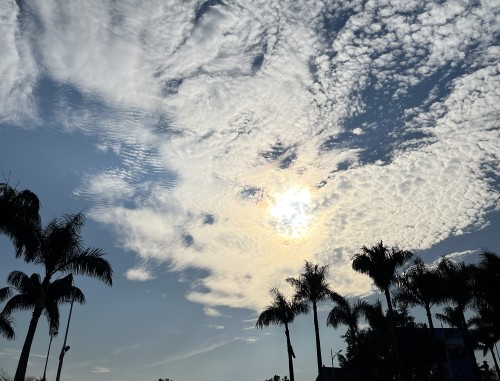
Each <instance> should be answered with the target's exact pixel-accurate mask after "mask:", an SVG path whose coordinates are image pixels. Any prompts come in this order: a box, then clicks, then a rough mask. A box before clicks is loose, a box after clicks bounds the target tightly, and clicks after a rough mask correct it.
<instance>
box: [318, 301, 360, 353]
mask: <svg viewBox="0 0 500 382" xmlns="http://www.w3.org/2000/svg"><path fill="white" fill-rule="evenodd" d="M331 298H332V300H333V302H334V303H335V304H336V306H334V307H333V309H332V310H331V311H330V313H329V314H328V318H327V319H326V325H327V326H332V327H333V328H334V329H337V328H338V327H339V326H340V325H347V327H348V330H347V333H346V338H347V342H348V343H351V344H352V345H353V346H356V343H357V337H358V333H359V327H358V324H359V319H360V317H361V316H362V315H364V314H365V312H366V309H367V308H368V305H369V304H368V303H367V302H366V301H363V300H359V299H358V300H357V301H356V302H355V303H354V304H351V303H350V302H349V300H348V299H346V298H345V297H343V296H341V295H339V294H337V293H333V294H332V296H331Z"/></svg>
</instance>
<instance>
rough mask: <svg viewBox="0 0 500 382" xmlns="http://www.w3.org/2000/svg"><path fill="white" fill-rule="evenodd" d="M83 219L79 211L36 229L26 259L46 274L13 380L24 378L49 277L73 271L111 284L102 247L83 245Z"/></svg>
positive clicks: (111, 273)
mask: <svg viewBox="0 0 500 382" xmlns="http://www.w3.org/2000/svg"><path fill="white" fill-rule="evenodd" d="M84 223H85V217H84V215H83V214H82V213H78V214H70V215H64V216H63V217H62V218H59V219H54V220H52V221H51V222H50V223H49V224H48V225H47V226H46V227H45V229H43V230H42V231H41V232H40V233H39V235H38V236H39V238H40V239H39V241H38V247H37V249H36V251H34V252H32V253H27V254H26V256H25V260H27V261H29V262H34V263H37V264H41V265H43V267H44V268H45V277H44V278H43V280H42V281H41V284H40V294H39V298H38V300H37V301H36V304H35V308H34V315H33V319H32V322H33V327H32V324H31V323H30V329H29V331H28V335H27V337H26V340H25V342H24V345H23V349H22V352H21V357H20V359H19V364H18V367H17V370H16V375H15V379H16V380H23V379H24V377H25V375H26V367H27V364H28V358H29V353H30V349H31V343H32V341H33V336H34V334H35V329H36V323H37V322H38V318H39V317H40V314H41V312H42V311H43V309H44V308H45V305H46V303H47V302H46V301H45V298H46V296H47V295H48V288H49V286H50V284H51V279H52V277H54V276H55V275H67V274H69V273H72V274H79V275H86V276H90V277H94V278H97V279H99V280H101V281H103V282H104V283H105V284H107V285H112V277H113V271H112V269H111V265H110V263H109V262H108V261H107V260H105V259H104V258H103V255H104V253H103V251H102V250H101V249H98V248H85V247H84V246H83V243H82V237H81V234H80V231H81V228H82V227H83V225H84ZM35 312H36V315H37V316H38V317H36V319H34V318H35V316H36V315H35Z"/></svg>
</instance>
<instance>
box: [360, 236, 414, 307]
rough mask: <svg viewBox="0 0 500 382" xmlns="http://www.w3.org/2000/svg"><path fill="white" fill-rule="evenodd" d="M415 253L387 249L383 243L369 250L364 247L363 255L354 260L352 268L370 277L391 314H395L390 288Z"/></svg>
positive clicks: (362, 249)
mask: <svg viewBox="0 0 500 382" xmlns="http://www.w3.org/2000/svg"><path fill="white" fill-rule="evenodd" d="M412 256H413V253H412V252H410V251H403V250H398V249H396V248H391V249H389V248H387V247H386V246H384V244H383V243H382V241H380V243H378V244H377V245H375V246H373V247H371V248H368V247H366V246H363V247H362V248H361V253H356V254H355V255H354V258H353V260H352V268H353V269H354V270H355V271H357V272H360V273H363V274H366V275H368V276H370V278H371V279H372V280H373V283H374V284H375V286H376V287H377V288H379V289H380V291H382V292H383V293H384V295H385V298H386V300H387V307H388V309H389V314H391V315H392V314H393V308H392V301H391V293H390V287H391V285H392V284H394V283H395V282H396V276H397V274H396V271H397V269H398V268H399V267H401V266H402V265H403V264H404V263H406V262H407V261H408V260H410V259H411V258H412Z"/></svg>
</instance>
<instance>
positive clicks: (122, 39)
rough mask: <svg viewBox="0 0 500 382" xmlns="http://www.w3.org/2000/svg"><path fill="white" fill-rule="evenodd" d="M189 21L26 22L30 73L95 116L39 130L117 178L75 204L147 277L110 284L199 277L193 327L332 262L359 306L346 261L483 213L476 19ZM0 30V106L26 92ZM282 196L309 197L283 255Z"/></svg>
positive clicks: (485, 68)
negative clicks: (198, 316)
mask: <svg viewBox="0 0 500 382" xmlns="http://www.w3.org/2000/svg"><path fill="white" fill-rule="evenodd" d="M12 4H13V3H11V7H12V6H13V5H12ZM196 4H197V3H196V2H194V1H191V2H190V1H185V2H182V4H181V3H179V2H175V1H173V2H172V3H168V2H167V3H164V2H160V1H158V2H149V3H148V6H147V7H146V6H143V7H137V6H135V5H134V3H133V2H118V3H116V2H114V3H111V2H109V3H108V2H93V3H92V2H88V3H87V2H80V3H67V2H60V3H59V2H56V1H45V2H43V3H40V4H38V5H37V6H36V7H34V8H33V11H34V12H36V14H37V17H39V18H40V23H41V25H43V33H40V35H39V36H36V38H35V37H33V36H32V38H35V39H36V40H37V45H38V46H39V49H40V54H41V58H40V59H39V60H41V62H40V63H39V65H43V66H44V67H45V68H46V70H47V74H48V75H49V76H50V77H51V79H52V80H53V81H57V82H59V83H63V84H67V86H70V87H71V88H74V89H76V90H78V92H79V93H81V94H82V95H83V97H84V98H85V99H92V100H98V101H99V102H100V103H102V104H103V105H104V106H102V108H103V110H104V112H103V111H102V110H99V112H98V113H95V112H94V111H95V110H94V109H92V108H91V107H85V106H82V107H81V108H80V109H79V108H75V107H73V106H72V105H71V104H70V103H68V102H66V103H64V102H63V103H62V105H60V106H58V107H59V109H58V110H57V113H56V116H55V118H56V120H57V121H58V123H59V124H60V125H61V126H63V127H64V129H66V130H73V129H79V130H81V131H83V132H84V133H85V134H93V135H96V136H97V137H99V138H100V139H101V140H102V142H101V143H100V145H98V147H100V152H99V153H98V155H101V154H104V153H105V152H107V151H109V149H111V151H112V152H113V153H114V154H115V155H116V157H117V158H118V159H119V160H120V161H121V163H120V164H119V165H117V166H116V167H114V168H102V169H96V170H92V171H89V173H88V174H87V175H86V177H85V178H84V179H83V181H82V185H81V186H80V187H79V188H78V189H77V190H76V191H75V192H76V194H77V195H80V196H82V197H85V198H88V199H89V200H91V201H92V202H93V205H94V208H93V209H92V211H91V213H90V216H91V217H92V218H93V219H95V220H96V221H99V222H101V223H104V224H106V225H108V226H110V227H111V228H112V229H113V231H114V232H115V234H116V236H117V238H118V242H119V244H120V245H121V246H122V247H123V248H125V249H126V250H128V251H133V252H135V253H137V255H138V257H139V264H147V265H148V266H147V267H145V266H138V267H135V268H132V269H129V271H127V273H126V277H127V278H128V279H130V280H139V281H145V280H149V279H151V278H153V277H154V276H153V271H154V269H155V268H154V267H156V265H157V264H162V263H166V264H168V265H169V266H170V268H169V269H170V270H172V271H184V270H186V269H188V268H198V269H203V270H204V271H207V275H206V276H203V277H201V278H200V279H199V280H194V281H193V282H192V285H191V289H190V290H189V292H188V294H187V297H188V299H190V300H191V301H195V302H198V303H200V304H203V305H205V308H204V312H205V314H207V315H211V316H217V315H219V314H220V313H219V312H218V311H217V310H216V309H214V308H212V307H213V306H223V305H227V306H231V307H239V308H250V309H254V310H259V309H260V308H262V307H263V306H265V305H267V304H268V300H269V297H268V294H267V292H268V290H269V288H271V287H272V286H274V285H276V284H278V285H279V286H280V288H282V289H283V290H284V291H285V292H286V293H290V292H291V289H290V287H289V286H288V285H287V284H286V283H285V282H284V279H285V278H286V277H289V276H295V275H297V274H298V273H299V272H300V271H301V269H302V267H303V264H304V260H310V261H314V262H319V263H320V264H330V278H331V282H332V286H333V288H334V289H335V290H336V291H338V292H340V293H343V294H348V295H364V294H366V293H369V292H370V291H371V282H370V280H369V279H368V278H367V277H365V276H361V275H358V274H356V273H354V272H353V271H352V269H351V265H350V261H351V257H352V255H353V254H354V253H355V252H356V251H358V250H359V248H360V247H361V246H362V245H371V244H375V243H376V242H378V241H379V240H380V239H383V240H384V242H385V243H387V244H389V245H399V246H400V247H403V248H407V249H411V250H417V249H419V250H423V249H428V248H430V247H432V246H433V245H435V244H437V243H440V242H442V241H444V240H446V239H447V238H450V237H452V236H455V235H464V234H467V232H470V231H473V230H477V229H480V228H481V227H483V226H484V225H485V224H487V222H488V219H489V215H488V214H489V213H490V212H491V211H493V210H495V209H498V205H499V203H498V202H499V194H498V191H497V190H495V189H494V188H493V187H492V186H491V185H492V182H494V181H495V179H498V176H499V171H498V153H499V152H500V147H499V142H500V139H499V138H500V137H499V126H498V122H497V121H498V106H497V105H499V104H500V99H499V98H500V97H499V94H498V90H497V89H498V88H499V85H500V83H499V81H500V80H499V78H500V76H499V71H500V68H499V66H498V58H500V52H499V50H498V49H497V48H496V47H495V46H494V45H495V41H494V40H493V39H494V36H496V34H497V33H498V10H497V9H496V8H494V3H493V2H487V1H485V2H482V3H481V4H480V5H478V6H469V5H467V4H462V3H461V2H453V1H450V2H445V3H443V4H437V3H434V2H428V3H424V2H417V1H413V2H408V1H391V2H385V3H382V2H381V3H377V2H361V1H352V2H329V3H328V4H326V5H323V4H322V3H320V2H308V1H303V2H300V1H297V2H293V4H280V6H276V5H275V4H274V3H273V2H272V1H263V2H259V3H247V2H245V3H243V2H241V3H239V4H237V3H234V4H233V3H231V4H229V5H217V6H214V7H210V8H209V9H208V11H207V12H206V13H205V14H204V15H202V16H201V17H200V18H199V20H197V23H196V25H195V24H193V20H194V17H195V16H194V14H195V8H196ZM11 12H12V10H11ZM347 14H348V15H349V17H347V16H346V15H347ZM410 14H411V16H410ZM343 16H346V20H345V24H344V25H343V26H342V27H341V28H340V29H339V30H336V31H332V30H325V29H324V28H325V24H324V21H325V17H327V18H330V19H328V23H330V24H331V25H334V24H335V25H336V24H339V23H340V20H341V19H342V17H343ZM8 20H10V21H9V23H7V24H6V25H7V26H6V27H5V28H6V30H7V32H8V34H7V35H8V36H10V37H5V38H4V40H1V41H6V42H4V43H3V44H4V45H6V46H7V47H8V52H9V54H8V57H9V60H6V61H5V62H7V63H8V65H7V64H5V65H6V66H5V68H6V69H2V70H3V71H4V72H6V73H7V78H9V80H8V81H7V82H6V84H7V85H0V92H3V93H2V94H7V93H8V92H9V91H10V89H11V88H12V84H13V83H14V82H15V80H14V78H17V79H23V78H24V79H26V78H27V80H26V81H25V83H26V84H27V85H26V87H25V88H23V89H30V86H31V85H30V84H31V83H32V78H35V77H36V75H37V74H36V70H37V69H36V67H35V66H33V65H32V64H30V62H32V61H30V60H32V59H31V57H32V56H33V54H32V52H31V53H30V51H29V49H28V50H27V51H26V55H25V56H23V57H24V58H23V59H22V60H21V59H17V58H16V54H17V53H15V52H16V49H20V48H19V47H27V46H31V45H30V44H29V43H28V40H25V39H24V38H20V40H19V41H18V42H16V43H13V42H12V41H14V40H15V39H14V40H13V37H12V36H14V35H15V34H16V32H15V31H16V26H15V25H14V24H15V23H13V22H12V19H11V18H9V19H8ZM328 23H327V24H328ZM28 32H29V30H28ZM32 49H33V47H32ZM19 62H22V65H19V68H20V69H19V70H21V69H22V70H23V71H22V72H21V73H18V74H16V73H15V70H14V69H15V68H17V67H18V64H19ZM30 65H31V66H30ZM0 68H2V67H1V66H0ZM16 70H17V69H16ZM13 73H14V74H13ZM30 81H31V82H30ZM9 84H11V85H9ZM2 86H3V87H2ZM5 89H6V90H5ZM20 94H21V93H20ZM26 94H28V92H27V91H26V92H24V93H22V94H21V95H20V96H19V97H20V99H21V100H24V101H22V102H21V104H22V105H27V106H23V110H29V109H30V108H31V107H32V106H30V104H29V102H28V100H29V97H27V96H26ZM23 97H24V98H23ZM4 98H5V97H4ZM9 102H10V101H9ZM4 114H8V115H11V114H9V112H4ZM292 187H293V188H300V189H302V188H307V189H308V190H309V192H310V194H311V202H310V208H309V213H310V217H309V220H308V224H309V225H308V229H307V234H306V235H305V236H304V237H303V238H300V239H294V238H290V237H287V236H286V235H285V234H284V233H283V232H280V230H279V225H277V224H275V223H274V222H273V219H272V218H271V216H270V214H269V207H270V206H271V205H272V204H273V203H274V201H275V200H276V197H277V196H276V195H278V194H280V193H285V192H286V191H287V190H288V189H290V188H292ZM292 215H293V214H292Z"/></svg>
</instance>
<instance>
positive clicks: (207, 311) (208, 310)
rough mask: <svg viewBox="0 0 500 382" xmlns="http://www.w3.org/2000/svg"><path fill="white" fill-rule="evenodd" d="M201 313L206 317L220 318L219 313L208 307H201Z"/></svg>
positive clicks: (220, 314)
mask: <svg viewBox="0 0 500 382" xmlns="http://www.w3.org/2000/svg"><path fill="white" fill-rule="evenodd" d="M203 313H205V314H206V315H207V316H210V317H221V316H222V313H221V312H219V311H218V310H217V309H215V308H212V307H210V306H205V307H203Z"/></svg>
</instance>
